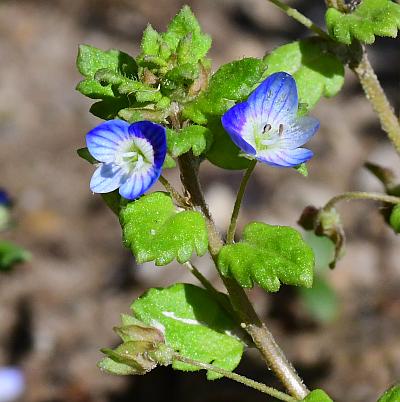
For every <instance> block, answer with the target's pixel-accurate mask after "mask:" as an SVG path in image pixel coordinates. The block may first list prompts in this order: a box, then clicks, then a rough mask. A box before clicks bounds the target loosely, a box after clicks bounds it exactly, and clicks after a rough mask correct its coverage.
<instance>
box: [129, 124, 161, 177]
mask: <svg viewBox="0 0 400 402" xmlns="http://www.w3.org/2000/svg"><path fill="white" fill-rule="evenodd" d="M129 134H130V135H134V136H135V137H140V138H145V139H146V140H148V141H149V142H150V144H151V146H152V147H153V152H154V166H155V168H156V169H161V167H162V165H163V163H164V160H165V156H166V155H167V136H166V130H165V128H164V127H163V126H160V125H159V124H156V123H152V122H151V121H138V122H136V123H133V124H131V125H130V126H129Z"/></svg>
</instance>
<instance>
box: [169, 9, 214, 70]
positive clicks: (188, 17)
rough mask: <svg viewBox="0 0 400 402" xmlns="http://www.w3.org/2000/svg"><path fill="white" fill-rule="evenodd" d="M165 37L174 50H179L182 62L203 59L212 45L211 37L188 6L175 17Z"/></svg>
mask: <svg viewBox="0 0 400 402" xmlns="http://www.w3.org/2000/svg"><path fill="white" fill-rule="evenodd" d="M163 39H164V40H165V42H166V43H167V44H168V45H169V46H170V47H171V48H172V49H173V50H177V55H178V60H179V62H180V63H187V62H193V61H198V60H200V59H202V58H203V57H204V56H205V55H206V54H207V52H208V50H209V49H210V47H211V37H210V36H209V35H206V34H204V33H203V32H202V31H201V27H200V24H199V22H198V21H197V19H196V17H195V16H194V14H193V13H192V10H191V9H190V7H188V6H184V7H183V8H182V10H181V11H180V12H179V13H178V14H177V15H176V17H175V18H173V20H172V21H171V23H170V24H169V26H168V29H167V32H166V33H165V34H164V38H163Z"/></svg>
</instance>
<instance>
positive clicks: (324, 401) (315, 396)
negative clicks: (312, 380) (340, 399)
mask: <svg viewBox="0 0 400 402" xmlns="http://www.w3.org/2000/svg"><path fill="white" fill-rule="evenodd" d="M303 401H304V402H333V400H332V399H331V398H330V397H329V395H328V394H327V393H326V392H325V391H323V390H322V389H315V390H314V391H311V392H310V393H309V394H308V395H307V396H306V397H305V398H304V399H303Z"/></svg>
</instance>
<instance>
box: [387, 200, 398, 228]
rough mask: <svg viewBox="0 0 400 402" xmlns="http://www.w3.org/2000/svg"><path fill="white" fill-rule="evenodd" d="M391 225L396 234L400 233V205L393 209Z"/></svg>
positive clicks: (390, 219)
mask: <svg viewBox="0 0 400 402" xmlns="http://www.w3.org/2000/svg"><path fill="white" fill-rule="evenodd" d="M389 223H390V226H391V227H392V229H393V230H394V231H395V232H396V233H400V204H397V205H395V206H394V207H393V209H392V212H391V213H390V218H389Z"/></svg>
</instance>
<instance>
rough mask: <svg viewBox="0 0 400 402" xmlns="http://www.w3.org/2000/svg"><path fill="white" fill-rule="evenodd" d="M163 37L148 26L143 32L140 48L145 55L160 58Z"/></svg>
mask: <svg viewBox="0 0 400 402" xmlns="http://www.w3.org/2000/svg"><path fill="white" fill-rule="evenodd" d="M161 40H162V38H161V35H160V34H159V33H158V32H157V31H156V30H155V29H154V28H153V27H152V26H151V25H150V24H148V25H147V27H146V29H145V30H144V32H143V37H142V42H141V44H140V47H141V49H142V52H143V54H144V55H149V56H158V55H159V51H160V43H161Z"/></svg>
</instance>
